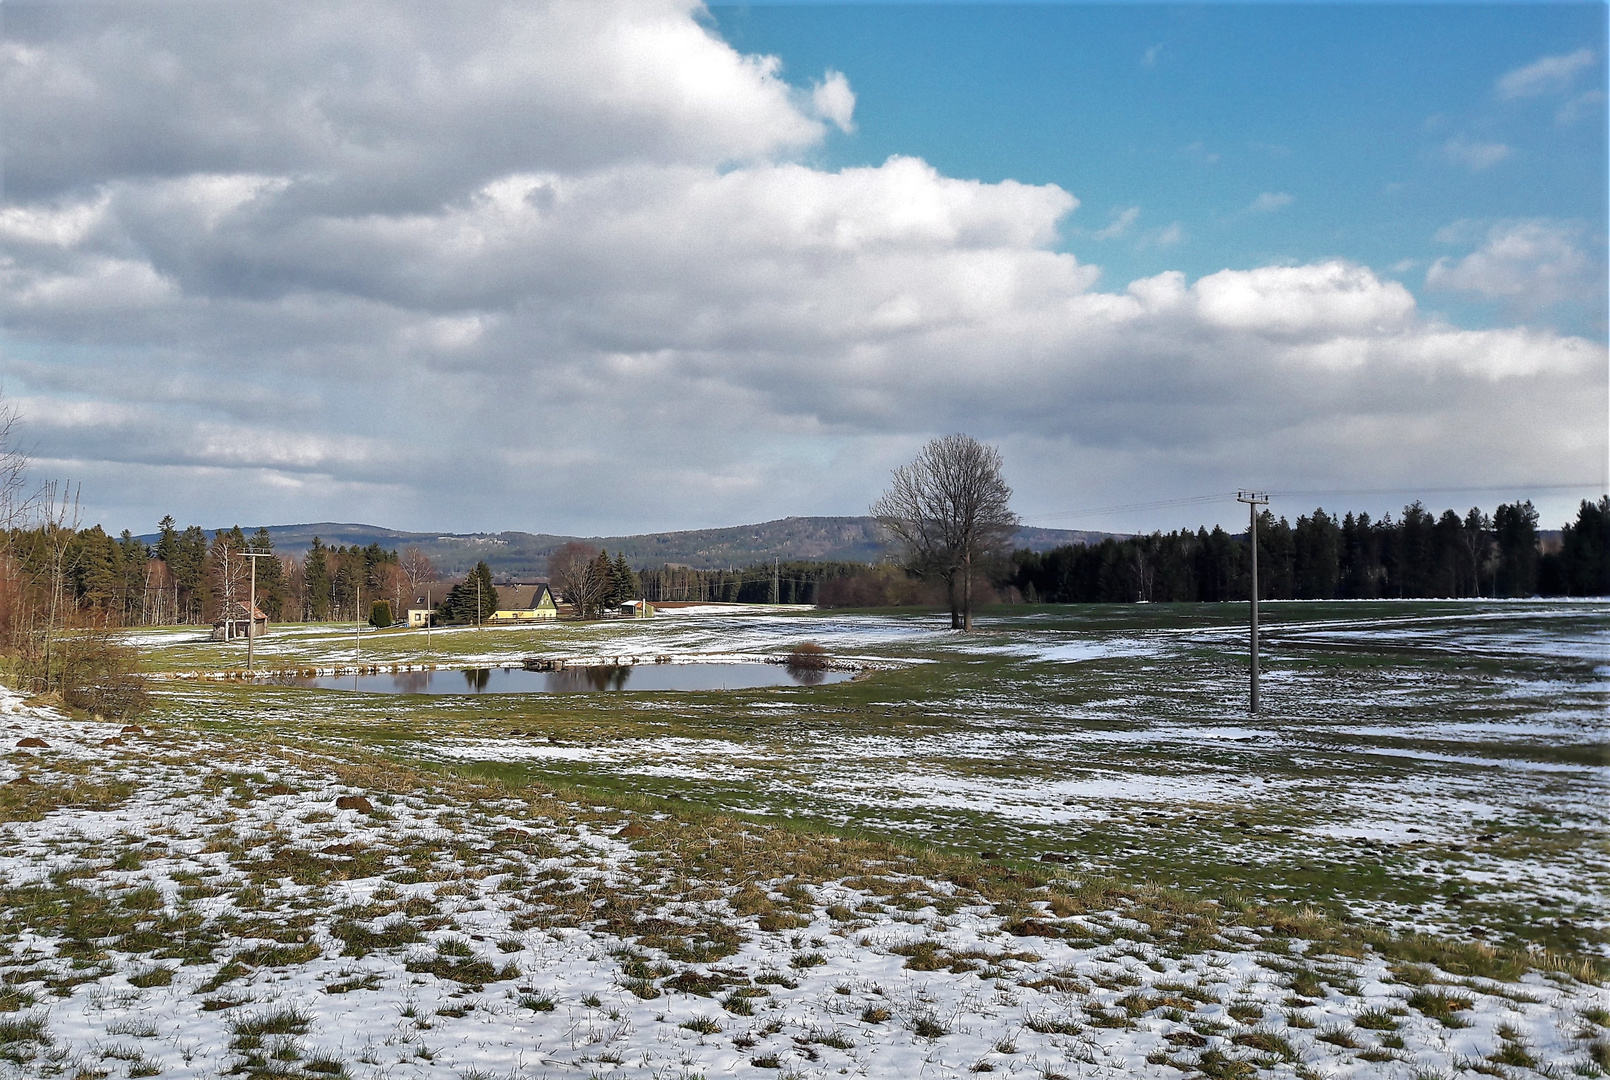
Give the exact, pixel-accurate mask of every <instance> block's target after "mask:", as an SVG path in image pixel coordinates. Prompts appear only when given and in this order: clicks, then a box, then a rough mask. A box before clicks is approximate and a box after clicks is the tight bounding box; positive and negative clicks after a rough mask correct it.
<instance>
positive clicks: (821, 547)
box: [140, 517, 1111, 577]
mask: <svg viewBox="0 0 1610 1080" xmlns="http://www.w3.org/2000/svg"><path fill="white" fill-rule="evenodd" d="M247 532H248V533H249V532H251V529H250V528H248V529H247ZM211 533H212V530H208V535H211ZM268 534H269V536H270V537H272V538H273V541H274V550H275V551H281V552H285V553H287V554H293V555H300V554H302V553H303V552H305V551H306V550H307V549H308V548H309V547H310V546H311V545H312V543H313V538H314V537H315V536H317V537H318V538H319V539H320V540H321V541H322V542H323V543H325V544H326V545H330V546H336V545H342V546H346V545H352V544H357V545H359V546H367V545H368V544H372V543H378V544H380V546H381V547H384V548H388V549H397V550H401V549H403V548H406V547H417V548H419V549H420V550H421V551H423V552H424V553H425V554H427V555H429V556H430V558H431V561H432V562H434V563H435V564H436V566H437V569H439V570H440V571H441V572H442V573H444V574H448V575H455V574H461V573H464V572H465V571H467V570H468V569H469V568H470V567H472V566H474V565H475V563H476V562H477V561H478V560H481V559H485V560H486V563H487V565H488V566H490V567H491V568H492V572H493V573H494V574H496V575H498V576H499V577H505V576H507V577H529V576H535V575H539V574H542V573H544V572H545V571H546V568H547V560H548V556H549V554H551V553H552V552H553V551H555V550H556V549H558V548H559V547H560V545H562V544H564V543H566V542H567V541H570V540H581V541H582V542H584V543H587V544H591V545H593V546H595V547H600V548H604V549H605V550H607V551H609V552H610V554H612V555H613V554H614V553H616V552H624V553H625V554H626V559H627V561H628V562H630V563H631V564H632V565H633V566H636V567H639V568H642V567H653V566H663V565H665V564H666V563H678V564H684V565H687V566H692V567H697V568H699V569H715V568H718V567H723V566H746V565H748V564H750V563H756V562H765V561H769V560H771V559H774V558H776V559H784V560H788V559H820V560H843V561H852V562H873V561H876V560H877V559H879V558H881V557H883V556H884V555H885V554H886V551H885V549H884V548H883V547H882V546H881V545H880V544H879V542H878V537H877V529H876V524H875V522H874V521H873V519H872V518H870V517H787V518H780V519H779V520H777V521H765V522H761V523H760V524H757V525H734V526H731V527H728V528H723V529H687V530H682V531H679V532H660V533H641V534H638V535H636V536H581V537H576V536H560V535H557V534H553V533H528V532H499V533H421V532H403V531H400V530H397V529H387V528H382V527H381V526H378V525H356V524H345V523H340V522H330V521H321V522H315V523H312V524H307V525H270V526H268ZM1108 535H1111V534H1108V533H1098V532H1081V531H1075V530H1068V529H1031V528H1025V529H1019V530H1018V533H1017V537H1016V544H1017V546H1019V547H1027V548H1032V549H1033V550H1035V551H1044V550H1047V549H1049V548H1054V547H1059V546H1061V545H1063V544H1087V543H1092V542H1098V541H1100V540H1101V538H1102V537H1104V536H1108ZM140 539H142V540H144V541H146V542H147V543H155V542H156V535H155V534H150V535H147V536H142V537H140Z"/></svg>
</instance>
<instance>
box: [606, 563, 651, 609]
mask: <svg viewBox="0 0 1610 1080" xmlns="http://www.w3.org/2000/svg"><path fill="white" fill-rule="evenodd" d="M610 581H611V583H612V584H613V585H614V587H615V603H617V604H624V603H626V602H627V601H628V600H635V599H637V597H638V595H639V594H640V593H641V592H642V591H643V585H642V582H640V581H639V580H638V578H637V574H636V572H634V571H633V570H632V568H631V566H630V565H628V564H627V562H626V552H624V551H622V552H618V553H617V554H616V555H615V562H614V563H613V564H612V565H611V566H610Z"/></svg>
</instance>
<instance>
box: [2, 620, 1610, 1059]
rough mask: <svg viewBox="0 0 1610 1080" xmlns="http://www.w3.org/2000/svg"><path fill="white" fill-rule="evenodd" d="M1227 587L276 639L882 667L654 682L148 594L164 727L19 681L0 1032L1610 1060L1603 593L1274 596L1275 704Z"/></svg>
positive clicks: (883, 1052) (548, 1055)
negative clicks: (459, 682) (202, 634)
mask: <svg viewBox="0 0 1610 1080" xmlns="http://www.w3.org/2000/svg"><path fill="white" fill-rule="evenodd" d="M1245 615H1246V608H1245V605H1223V606H1187V607H1170V606H1162V605H1151V606H1122V607H1116V606H1115V607H1087V608H1067V607H1044V608H1021V607H1020V608H1012V609H1002V610H1000V611H994V612H990V613H987V614H986V616H985V617H984V618H983V619H982V620H981V629H980V632H979V633H977V634H974V635H967V636H963V635H957V634H953V633H951V632H950V631H948V630H946V629H945V628H944V623H943V620H942V619H941V618H939V617H936V616H935V615H933V614H931V613H902V614H888V613H841V612H832V613H826V612H812V611H804V610H797V609H794V610H791V609H773V610H766V611H753V610H750V611H733V610H714V609H693V610H688V611H684V612H678V613H676V614H674V615H668V616H666V617H663V618H658V619H655V620H651V621H646V622H610V623H595V624H561V625H556V626H539V627H528V628H517V629H499V630H490V629H489V630H475V629H466V630H452V631H436V632H434V633H432V634H431V635H430V641H429V651H428V652H427V650H426V639H425V635H424V634H423V632H415V631H384V632H369V633H366V634H365V635H364V637H363V641H362V646H361V649H362V652H361V657H359V656H358V655H357V654H356V652H355V642H354V629H355V628H353V627H351V626H348V627H345V628H341V627H309V628H304V627H281V628H276V629H275V631H274V633H273V635H272V636H271V637H270V638H268V639H264V640H260V641H259V643H258V648H257V655H258V666H259V668H260V669H267V670H268V671H270V672H281V673H290V672H306V671H309V670H320V671H330V670H337V669H343V668H349V667H352V666H354V665H357V664H361V665H363V666H365V667H380V668H383V669H389V668H390V667H392V666H394V665H398V666H420V665H431V664H435V665H439V666H442V667H471V666H478V665H500V664H511V663H518V662H519V660H520V659H522V658H525V657H532V656H536V657H543V658H548V659H565V660H567V661H570V662H585V661H589V660H590V661H607V662H632V661H633V660H636V661H638V662H651V661H653V660H654V659H656V658H662V659H663V658H671V659H674V660H677V661H690V660H699V659H734V658H741V659H761V658H765V657H776V656H779V655H781V654H782V653H784V652H786V651H787V650H788V649H789V648H790V647H792V646H793V645H796V644H799V643H801V642H805V641H814V642H816V643H818V644H820V645H822V646H823V647H824V648H826V649H827V651H828V652H829V654H830V655H831V656H833V657H834V658H835V660H837V661H839V662H843V663H851V664H854V665H857V666H859V667H861V668H862V669H863V673H862V675H861V676H860V677H858V678H857V679H856V680H854V681H852V682H848V683H841V684H837V685H832V686H816V687H786V688H775V689H766V690H748V691H727V692H720V691H714V692H705V693H678V694H670V693H631V692H623V693H591V694H564V695H541V694H532V695H481V696H476V695H463V696H441V697H419V696H392V695H379V694H368V693H352V692H342V691H332V690H311V689H301V688H297V687H293V686H288V685H283V684H282V680H277V679H276V677H275V676H274V675H273V674H267V675H260V676H259V677H258V678H256V679H252V680H247V679H243V678H239V677H232V675H231V673H237V672H238V669H239V668H241V667H242V666H243V665H244V650H243V648H241V647H240V646H239V645H220V644H215V643H210V642H205V641H200V640H196V639H197V637H198V635H197V634H196V633H195V632H194V631H193V630H186V629H182V628H181V629H167V630H147V631H141V632H139V633H138V634H132V635H131V639H133V640H136V641H138V642H139V643H140V644H141V645H142V647H143V648H144V649H146V654H147V657H148V662H149V665H150V667H151V669H152V671H153V672H154V673H157V674H158V675H160V676H161V678H160V679H159V680H158V683H157V693H156V699H157V705H156V709H155V711H154V713H153V715H152V716H151V717H150V718H149V720H148V721H146V722H144V725H145V729H146V730H145V731H144V732H143V733H139V734H136V733H132V732H131V733H129V734H127V735H123V736H116V738H117V739H119V740H121V741H120V742H113V743H111V744H108V745H103V744H104V743H106V740H107V738H108V737H110V735H109V733H108V732H107V731H106V730H105V727H106V726H105V725H102V724H95V723H93V722H86V721H84V720H83V719H82V718H65V717H62V716H61V714H60V713H58V712H55V711H53V710H49V709H42V708H41V707H39V706H38V705H35V704H30V703H26V702H23V701H21V700H20V699H14V700H10V701H9V702H8V703H7V704H6V708H7V710H8V714H9V716H10V717H11V718H12V720H14V721H15V722H14V723H13V725H12V726H13V727H14V728H15V729H16V730H15V731H14V732H13V734H16V735H17V737H18V738H22V737H23V735H22V734H20V733H22V732H34V733H35V737H37V738H39V739H40V740H42V741H44V742H46V743H47V744H48V745H47V746H46V747H44V748H39V747H31V748H23V747H17V748H15V749H13V750H12V752H11V755H10V759H9V762H8V775H7V777H6V779H7V780H9V781H15V780H16V778H17V777H19V776H27V777H28V782H27V783H25V784H18V783H15V782H11V783H7V784H5V785H4V786H3V787H0V793H3V795H0V809H4V810H5V820H6V822H7V826H6V833H5V847H4V849H3V855H4V866H5V870H6V880H7V882H8V886H7V890H8V891H7V894H6V904H7V908H6V914H5V921H4V923H3V927H0V928H3V933H4V935H5V941H6V942H7V944H8V946H9V948H10V949H11V955H12V958H11V961H10V963H9V966H7V965H6V964H4V963H0V967H5V968H6V973H5V975H4V979H5V982H4V986H5V987H7V989H3V990H0V1067H3V1065H4V1063H5V1062H6V1061H10V1062H12V1064H13V1066H15V1069H16V1070H18V1071H19V1074H23V1073H26V1074H33V1073H36V1072H41V1071H49V1070H51V1069H54V1070H55V1071H56V1072H57V1073H58V1074H61V1075H113V1074H116V1075H131V1076H132V1075H155V1073H151V1072H145V1071H142V1070H145V1069H147V1068H154V1069H157V1070H159V1071H160V1072H162V1073H163V1074H165V1075H167V1074H172V1075H215V1074H216V1073H217V1072H219V1071H227V1070H231V1069H232V1070H234V1071H236V1072H239V1073H242V1074H249V1075H275V1074H282V1075H340V1074H345V1075H370V1074H373V1075H415V1074H418V1075H442V1076H468V1075H482V1076H493V1075H497V1076H503V1075H510V1076H516V1075H518V1076H525V1075H530V1076H540V1075H555V1076H557V1075H571V1074H577V1075H598V1076H616V1075H619V1076H638V1075H641V1076H656V1077H661V1076H663V1077H676V1076H689V1077H691V1076H695V1075H727V1074H729V1073H731V1072H734V1071H736V1072H740V1073H747V1072H750V1071H754V1072H755V1075H766V1074H767V1073H768V1072H770V1073H771V1074H772V1075H775V1074H776V1073H778V1072H781V1073H785V1074H787V1073H792V1074H794V1075H799V1076H805V1075H823V1076H826V1075H836V1074H838V1073H839V1072H841V1071H845V1072H852V1073H860V1074H864V1075H890V1076H903V1075H916V1074H917V1073H919V1072H922V1073H925V1074H927V1075H961V1074H963V1073H967V1072H970V1071H980V1072H982V1071H1002V1072H1006V1073H1013V1074H1023V1075H1035V1076H1047V1077H1049V1076H1058V1075H1062V1076H1073V1075H1086V1074H1089V1073H1091V1072H1097V1071H1105V1072H1107V1073H1117V1074H1136V1073H1145V1074H1156V1075H1165V1076H1177V1075H1181V1074H1182V1073H1200V1074H1203V1075H1207V1076H1251V1075H1253V1074H1254V1073H1263V1072H1268V1073H1269V1074H1270V1075H1297V1076H1342V1075H1401V1076H1404V1077H1411V1076H1424V1077H1430V1076H1434V1075H1435V1076H1448V1075H1452V1074H1454V1073H1455V1072H1459V1071H1474V1072H1477V1073H1487V1074H1489V1075H1512V1074H1520V1073H1524V1072H1526V1071H1528V1070H1530V1071H1541V1072H1543V1073H1544V1074H1546V1075H1569V1074H1577V1075H1600V1074H1601V1073H1602V1072H1603V1071H1606V1070H1607V1069H1610V1060H1607V1058H1610V1043H1607V1042H1606V1040H1605V1025H1606V1024H1607V1023H1610V1014H1607V1013H1606V1012H1605V1011H1604V1009H1603V1008H1602V1005H1603V1001H1602V994H1600V992H1599V991H1598V990H1597V989H1596V985H1597V981H1598V979H1599V977H1600V971H1601V967H1602V965H1603V962H1604V958H1605V957H1606V956H1607V955H1610V936H1607V924H1606V921H1605V911H1604V906H1603V897H1604V896H1605V894H1606V891H1607V890H1606V885H1607V883H1610V864H1607V861H1606V858H1605V856H1606V847H1605V840H1606V836H1605V830H1604V813H1603V806H1604V805H1605V796H1606V790H1605V779H1606V770H1605V764H1606V751H1607V745H1606V739H1605V731H1604V713H1605V703H1606V690H1607V688H1610V681H1607V676H1610V666H1607V660H1610V605H1607V604H1602V603H1601V604H1595V603H1558V604H1556V603H1525V602H1514V603H1492V602H1488V603H1471V602H1448V603H1433V602H1405V603H1379V604H1361V603H1347V604H1326V603H1292V604H1272V605H1269V607H1268V609H1267V612H1266V621H1267V622H1268V624H1269V626H1268V635H1267V639H1266V653H1265V666H1266V676H1265V682H1264V701H1265V711H1264V714H1263V715H1262V716H1260V717H1257V718H1249V717H1248V716H1247V714H1246V711H1245V677H1246V660H1245V655H1244V650H1245V630H1244V625H1243V620H1244V618H1245ZM343 794H344V795H346V796H348V800H349V805H346V806H338V805H336V803H335V802H334V800H335V799H336V798H337V796H339V795H343ZM351 799H357V800H358V802H356V803H351V802H350V800H351ZM360 804H361V805H360ZM142 934H143V935H145V936H144V937H142V936H141V935H142ZM466 965H468V966H466ZM1583 980H1587V982H1583ZM349 983H350V984H351V985H350V986H348V985H347V984H349ZM589 1002H590V1004H589ZM276 1010H277V1011H276ZM455 1013H456V1014H457V1015H454V1014H455ZM409 1014H412V1015H409ZM880 1014H881V1015H880ZM248 1021H249V1022H248ZM561 1021H562V1023H561ZM36 1022H37V1025H39V1026H38V1028H37V1030H35V1029H34V1028H30V1027H29V1026H28V1025H29V1024H35V1023H36ZM8 1024H9V1025H10V1027H7V1026H6V1025H8ZM142 1024H143V1025H144V1026H141V1025H142ZM242 1025H244V1027H243V1026H242ZM253 1025H255V1027H254V1026H253ZM114 1027H117V1028H119V1029H120V1031H121V1028H130V1031H129V1032H121V1033H120V1031H113V1030H112V1028H114ZM258 1028H261V1029H262V1030H257V1029H258ZM143 1032H149V1033H148V1034H142V1033H143ZM243 1032H244V1033H243ZM841 1044H842V1045H841ZM114 1051H115V1052H114ZM124 1051H127V1053H126V1054H124V1053H123V1052H124ZM420 1051H423V1052H424V1053H423V1054H421V1053H420ZM119 1054H123V1056H119ZM187 1054H188V1056H187ZM276 1054H279V1057H277V1058H276V1056H275V1055H276ZM53 1055H54V1056H53ZM399 1070H400V1071H399Z"/></svg>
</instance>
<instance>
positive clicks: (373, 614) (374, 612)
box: [369, 600, 392, 627]
mask: <svg viewBox="0 0 1610 1080" xmlns="http://www.w3.org/2000/svg"><path fill="white" fill-rule="evenodd" d="M391 623H392V618H391V601H390V600H376V601H375V604H374V607H372V608H370V609H369V625H370V626H379V627H385V626H390V625H391Z"/></svg>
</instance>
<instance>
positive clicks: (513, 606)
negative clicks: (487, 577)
mask: <svg viewBox="0 0 1610 1080" xmlns="http://www.w3.org/2000/svg"><path fill="white" fill-rule="evenodd" d="M497 590H498V610H499V611H531V610H533V609H535V608H536V606H537V605H538V604H540V603H542V594H543V593H545V592H548V586H547V585H544V584H538V585H499V586H498V587H497ZM550 595H551V593H550Z"/></svg>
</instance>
